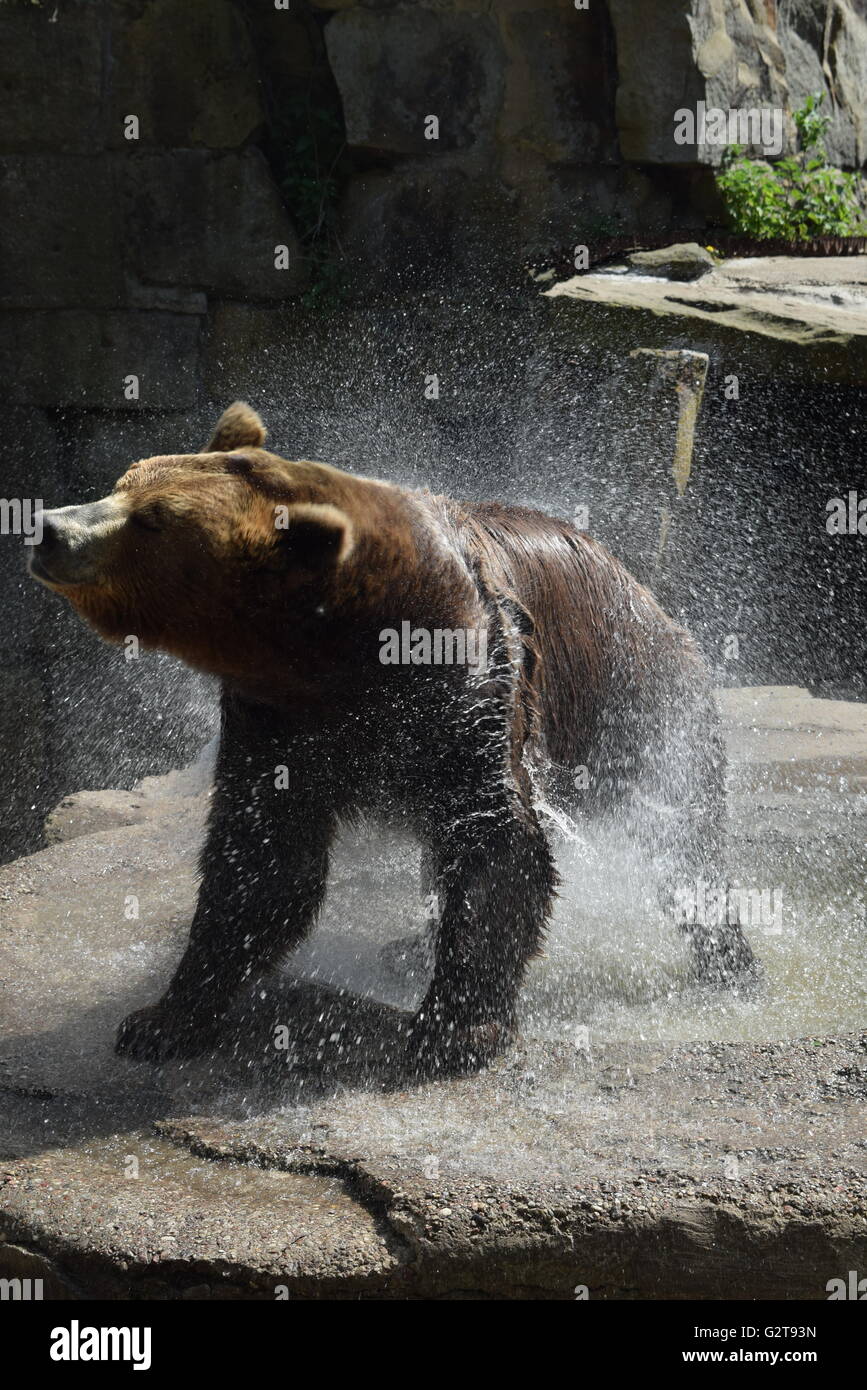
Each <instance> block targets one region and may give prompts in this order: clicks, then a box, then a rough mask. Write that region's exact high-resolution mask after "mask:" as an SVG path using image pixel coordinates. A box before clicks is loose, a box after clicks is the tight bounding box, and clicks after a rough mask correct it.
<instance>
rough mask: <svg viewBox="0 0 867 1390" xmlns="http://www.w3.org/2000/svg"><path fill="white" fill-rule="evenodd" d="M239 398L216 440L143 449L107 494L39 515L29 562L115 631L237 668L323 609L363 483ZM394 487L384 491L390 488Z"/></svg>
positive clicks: (208, 665) (103, 629)
mask: <svg viewBox="0 0 867 1390" xmlns="http://www.w3.org/2000/svg"><path fill="white" fill-rule="evenodd" d="M265 433H266V432H265V429H264V426H263V425H262V421H261V420H260V418H259V416H258V415H257V414H256V412H255V411H253V410H251V409H250V407H249V406H247V405H244V404H243V403H241V402H236V403H235V404H234V405H232V406H230V407H229V409H228V410H227V411H226V412H225V413H224V415H223V416H222V417H221V419H220V420H219V422H218V424H217V426H216V428H215V430H214V433H213V436H212V438H211V439H210V441H209V443H208V445H207V447H206V449H205V451H204V452H203V453H200V454H178V455H169V456H167V457H163V458H150V459H142V460H141V461H140V462H138V463H135V464H133V465H132V467H131V468H129V469H128V470H127V471H126V472H125V473H124V474H123V476H122V477H121V478H120V480H119V481H118V483H117V484H116V486H115V488H114V491H113V492H112V493H111V494H110V495H109V496H108V497H104V498H102V499H101V500H100V501H98V502H89V503H86V504H85V505H83V506H77V507H76V506H73V507H60V508H57V509H56V510H52V511H44V512H42V513H39V514H38V516H37V528H36V536H40V534H41V540H40V542H39V544H37V545H34V546H33V547H32V549H31V551H30V561H29V565H30V572H31V574H32V575H33V576H34V577H35V578H36V579H38V580H40V581H41V582H42V583H43V584H45V585H46V586H47V587H48V588H50V589H53V590H55V592H57V593H58V594H61V595H62V596H63V597H64V598H67V599H68V600H69V602H70V603H71V604H72V606H73V608H75V609H76V611H77V612H78V613H79V614H80V615H81V616H82V617H83V618H84V619H85V620H86V621H87V622H88V623H90V624H91V625H92V626H93V627H94V628H96V630H97V631H98V632H99V633H100V634H101V635H102V636H103V637H105V638H107V639H108V640H109V641H114V642H123V641H124V640H125V639H127V638H129V637H131V636H134V637H136V638H138V639H139V641H140V642H141V643H142V644H143V645H144V646H149V647H158V648H161V649H162V650H165V651H170V652H173V653H174V654H175V655H177V656H180V657H182V658H183V659H184V660H185V661H187V662H189V664H190V665H193V666H199V667H201V668H202V669H204V670H208V671H212V672H214V673H216V674H221V675H225V674H231V668H232V666H233V665H234V666H237V667H238V668H243V664H244V662H245V661H246V660H247V659H248V654H247V653H246V652H245V650H244V647H245V639H246V636H247V635H248V634H249V639H250V641H251V642H253V641H255V642H256V644H257V650H259V651H261V649H262V644H263V642H264V643H265V644H266V645H267V643H268V640H269V632H270V636H271V637H272V638H273V640H274V643H275V644H276V643H277V642H278V641H279V640H281V632H280V624H283V625H284V626H283V635H285V632H286V627H287V625H290V626H291V624H293V623H295V622H302V623H303V620H304V617H305V615H310V614H312V613H315V612H317V611H321V609H322V606H323V604H324V603H327V602H328V601H329V599H330V597H331V596H332V594H333V591H334V589H335V586H339V583H340V578H339V576H340V572H341V570H342V569H343V568H344V567H345V566H346V562H347V560H348V558H349V557H350V556H351V554H352V552H353V548H354V546H355V544H356V536H357V531H358V527H359V521H360V520H363V517H364V511H365V506H366V505H367V503H366V500H365V499H366V498H367V496H368V495H369V493H365V492H364V490H363V489H364V487H365V486H366V487H367V488H368V489H370V488H378V487H380V486H381V485H379V484H372V483H366V484H365V483H364V482H363V481H362V480H359V479H356V478H353V477H352V476H351V475H349V474H346V473H342V472H340V471H339V470H338V469H334V468H329V467H328V466H327V465H325V464H316V463H304V462H301V463H290V462H287V461H286V460H285V459H281V458H278V457H277V456H276V455H274V454H271V453H269V452H267V450H265V449H264V448H263V445H264V442H265ZM383 490H384V489H383Z"/></svg>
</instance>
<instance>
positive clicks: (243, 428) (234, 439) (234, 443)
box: [205, 401, 268, 454]
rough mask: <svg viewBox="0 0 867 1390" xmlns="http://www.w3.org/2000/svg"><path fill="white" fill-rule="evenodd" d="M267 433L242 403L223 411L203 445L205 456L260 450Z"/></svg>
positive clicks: (253, 413) (253, 412)
mask: <svg viewBox="0 0 867 1390" xmlns="http://www.w3.org/2000/svg"><path fill="white" fill-rule="evenodd" d="M267 433H268V431H267V430H266V429H265V426H264V425H263V424H262V421H261V419H260V418H259V416H258V415H257V414H256V411H255V410H253V408H252V407H251V406H249V405H247V404H246V403H245V402H244V401H235V402H234V404H233V405H230V406H229V408H228V410H224V411H223V413H222V415H221V416H220V418H219V420H218V421H217V423H216V425H215V426H214V433H213V434H212V435H211V437H210V439H209V440H208V443H207V444H206V445H205V453H206V454H227V453H228V452H229V451H230V449H261V447H262V445H263V444H264V443H265V436H266V434H267Z"/></svg>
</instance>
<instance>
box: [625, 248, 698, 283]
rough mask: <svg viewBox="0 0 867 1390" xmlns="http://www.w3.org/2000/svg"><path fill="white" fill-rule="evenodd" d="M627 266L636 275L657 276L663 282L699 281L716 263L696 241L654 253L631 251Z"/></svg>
mask: <svg viewBox="0 0 867 1390" xmlns="http://www.w3.org/2000/svg"><path fill="white" fill-rule="evenodd" d="M626 262H627V265H628V266H629V268H630V270H633V271H635V272H636V274H638V275H659V276H662V278H663V279H664V280H700V279H701V277H702V275H707V273H708V271H709V270H713V269H714V267H715V266H716V261H715V260H714V258H713V256H712V255H711V254H710V252H709V251H707V250H706V249H705V248H704V247H703V246H699V244H698V242H697V241H685V242H680V243H679V244H678V245H676V246H664V247H660V248H659V249H658V250H655V251H633V252H632V254H631V255H629V256H627V258H626Z"/></svg>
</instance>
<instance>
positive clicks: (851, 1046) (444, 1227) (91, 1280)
mask: <svg viewBox="0 0 867 1390" xmlns="http://www.w3.org/2000/svg"><path fill="white" fill-rule="evenodd" d="M721 701H722V705H723V713H724V720H725V723H726V728H727V736H728V741H729V748H730V753H731V755H732V757H733V759H734V760H735V768H734V778H733V786H732V809H733V814H734V817H735V834H736V836H737V837H738V838H739V839H740V840H742V841H743V842H744V843H748V842H750V840H756V839H759V840H761V838H762V837H763V836H767V835H770V836H772V837H776V843H777V844H778V846H779V847H780V849H781V850H783V849H785V848H786V846H788V850H789V852H790V853H793V854H795V856H796V857H797V856H798V855H799V854H806V855H807V856H809V855H813V856H814V857H815V858H817V859H819V860H821V859H823V858H825V857H826V856H827V853H828V850H829V846H832V847H833V852H834V854H835V855H838V856H840V855H843V854H844V853H845V852H849V853H850V854H855V855H856V856H857V855H860V856H861V861H863V857H864V833H863V825H864V812H865V800H867V797H865V778H867V714H865V707H864V706H859V705H852V704H846V703H843V702H836V701H825V700H815V699H811V698H810V697H809V696H808V695H807V693H806V692H805V691H803V690H798V689H795V688H785V689H772V688H761V689H755V690H743V691H734V690H732V691H724V692H721ZM206 777H207V766H206V765H205V766H204V767H200V768H198V769H196V770H194V771H192V772H188V773H186V774H178V775H176V776H175V777H174V778H173V779H169V780H168V781H167V783H166V784H165V785H161V784H160V782H159V781H152V782H150V783H149V784H147V785H144V786H143V787H142V788H140V789H139V790H138V791H137V792H136V793H134V794H133V795H132V796H131V798H130V804H129V806H128V808H127V819H128V823H127V824H126V825H124V826H121V827H115V828H113V829H110V830H106V831H101V832H99V833H86V831H87V824H86V822H83V821H80V822H79V823H78V824H77V825H72V824H70V823H69V819H68V817H69V814H70V807H69V805H67V810H66V812H65V813H64V814H65V815H66V816H67V822H66V829H67V831H68V833H70V834H74V835H75V838H73V839H70V840H68V841H66V842H65V843H58V844H55V845H53V846H52V847H51V848H49V849H47V850H45V851H42V852H41V853H40V854H37V855H34V856H32V857H31V858H30V859H28V860H22V861H19V862H18V863H16V864H13V865H10V866H7V868H6V869H4V870H3V871H2V878H0V903H2V910H0V978H2V979H3V981H4V983H5V992H6V998H5V999H4V1007H3V1011H2V1017H3V1020H4V1022H3V1039H2V1043H0V1110H2V1112H3V1118H2V1124H0V1135H2V1139H0V1194H2V1195H0V1274H2V1275H3V1276H6V1277H15V1276H16V1275H17V1276H19V1277H38V1278H39V1277H41V1278H43V1279H44V1280H45V1292H46V1296H47V1297H55V1298H71V1297H76V1296H78V1295H80V1294H82V1293H84V1294H89V1295H94V1294H96V1295H102V1296H106V1297H110V1298H121V1299H123V1298H128V1297H135V1298H138V1297H144V1298H165V1297H169V1298H179V1297H180V1298H191V1299H220V1298H274V1297H277V1296H285V1295H286V1294H287V1293H288V1296H289V1297H292V1298H316V1297H338V1298H340V1297H346V1298H358V1297H368V1298H393V1297H421V1296H432V1297H444V1298H446V1297H451V1298H456V1297H457V1298H468V1297H482V1298H484V1297H505V1298H513V1299H521V1298H545V1299H547V1298H554V1299H568V1298H571V1297H573V1296H574V1294H573V1290H574V1289H575V1287H576V1285H579V1284H581V1285H586V1286H588V1288H589V1290H590V1296H591V1297H594V1298H648V1297H657V1298H660V1297H662V1298H665V1297H669V1298H717V1297H725V1296H727V1295H728V1296H736V1297H739V1298H783V1299H822V1298H825V1297H827V1293H826V1284H827V1282H828V1280H829V1279H832V1278H836V1277H839V1276H841V1275H842V1276H845V1274H846V1271H847V1270H849V1269H853V1268H854V1269H858V1268H863V1267H864V1263H865V1260H867V1218H865V1199H867V1164H865V1154H867V1149H865V1140H864V1113H865V1109H864V1107H865V1098H867V1035H863V1036H860V1035H847V1036H841V1037H829V1036H818V1037H811V1038H801V1039H788V1040H781V1041H772V1040H768V1041H764V1042H753V1043H714V1042H701V1041H696V1042H690V1043H680V1044H672V1043H660V1042H656V1043H654V1042H641V1041H633V1042H622V1043H616V1042H614V1043H596V1042H595V1040H594V1039H593V1037H592V1034H591V1036H590V1037H589V1038H586V1037H580V1036H576V1037H575V1038H574V1039H572V1040H569V1039H565V1040H561V1041H550V1040H546V1039H545V1038H544V1037H543V1036H541V1035H539V1034H538V1033H536V1032H535V1031H534V1030H533V1029H532V1028H528V1029H526V1030H525V1035H524V1036H523V1037H522V1039H521V1041H520V1043H519V1045H518V1046H517V1047H516V1048H515V1049H513V1050H512V1051H511V1052H509V1053H508V1054H507V1055H506V1056H505V1057H503V1058H501V1059H499V1060H498V1061H497V1063H496V1064H495V1065H494V1066H492V1067H491V1068H490V1069H489V1070H487V1071H486V1072H484V1073H483V1074H481V1075H480V1076H476V1077H472V1078H467V1079H460V1080H453V1081H447V1082H442V1083H437V1084H429V1085H425V1086H421V1087H419V1086H415V1085H412V1084H410V1083H409V1082H408V1081H407V1080H406V1078H405V1077H403V1076H402V1075H401V1074H400V1070H399V1068H398V1067H397V1066H396V1065H395V1062H394V1059H395V1057H396V1056H397V1055H398V1051H399V1037H400V1029H401V1027H402V1020H403V1017H404V1016H403V1015H401V1014H400V1013H399V1012H397V1011H395V1010H394V1009H390V1008H387V1007H385V1006H384V1005H382V1004H378V1003H375V1002H374V1001H372V1000H365V999H361V998H356V999H352V998H349V997H347V996H346V995H343V996H342V997H341V996H340V995H338V994H335V993H334V992H333V991H328V990H327V989H324V988H323V987H322V986H321V984H317V983H316V982H314V981H312V980H309V979H308V980H305V979H301V978H296V979H294V980H293V979H291V978H288V977H286V976H279V977H274V980H273V985H271V986H269V989H270V990H271V996H270V1004H271V1006H272V1008H273V1009H276V1016H277V1017H283V1018H286V1019H288V1020H291V1033H292V1047H291V1049H290V1050H289V1051H288V1052H278V1051H275V1049H274V1047H273V1046H272V1045H271V1035H270V1016H269V1019H268V1020H266V1021H265V1023H264V1024H263V1022H262V1019H261V1017H260V1013H259V1011H257V1013H256V1014H255V1015H252V1014H249V1012H248V1010H249V1005H248V1004H242V1005H240V1006H239V1020H240V1021H239V1028H238V1034H237V1036H238V1042H237V1044H236V1046H235V1049H234V1051H232V1052H226V1053H224V1054H222V1055H220V1056H216V1055H215V1056H213V1057H208V1058H202V1059H199V1060H198V1061H196V1062H195V1063H187V1064H185V1065H181V1064H175V1065H172V1066H167V1067H164V1068H163V1069H162V1070H154V1069H152V1068H149V1067H146V1066H140V1065H136V1064H132V1063H127V1062H125V1061H121V1060H120V1059H118V1058H116V1057H114V1056H113V1054H112V1052H111V1046H110V1045H111V1038H112V1034H113V1031H114V1027H115V1025H116V1022H117V1019H118V1017H119V1016H120V1015H121V1014H122V1013H123V1012H124V1011H125V1010H126V1009H127V1008H129V1007H131V1006H133V1005H134V1004H136V1003H137V1002H140V1001H142V1000H144V999H145V998H147V997H149V996H151V995H152V993H153V991H154V988H155V980H154V975H155V973H156V974H157V975H159V974H164V973H165V971H166V970H167V969H168V968H169V965H170V960H171V957H172V955H173V953H174V952H175V951H176V950H177V946H178V938H179V936H180V935H182V933H183V930H184V929H185V924H186V922H187V921H188V919H189V913H190V911H191V908H192V901H193V892H194V883H193V859H194V853H195V847H196V844H197V841H198V839H199V836H200V834H201V828H202V815H203V812H204V809H205V805H206V801H207V792H206V791H205V790H203V786H204V783H205V782H206ZM74 800H75V799H74V798H73V799H71V801H72V802H73V803H74ZM133 802H135V804H133ZM118 806H119V803H118V802H117V801H112V802H111V808H112V809H113V810H114V811H116V810H117V809H118ZM58 829H59V830H60V831H62V829H63V826H62V825H61V823H60V821H59V820H58ZM81 832H85V833H81ZM847 847H848V849H847ZM859 862H860V861H859ZM863 871H864V864H863V862H860V872H861V873H862V876H863ZM371 872H372V875H373V879H372V881H375V878H376V872H377V871H376V866H375V864H372V865H371ZM133 898H135V899H136V900H137V906H138V909H139V915H138V917H137V918H131V919H130V918H129V917H128V915H127V914H126V913H125V911H124V907H125V905H128V904H129V903H130V901H132V899H133ZM245 1018H246V1019H247V1021H246V1022H245V1021H244V1020H245Z"/></svg>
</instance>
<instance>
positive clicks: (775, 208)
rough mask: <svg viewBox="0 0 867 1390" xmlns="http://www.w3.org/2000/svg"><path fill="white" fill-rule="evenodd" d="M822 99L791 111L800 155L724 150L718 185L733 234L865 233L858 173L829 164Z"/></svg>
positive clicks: (802, 236) (793, 237) (797, 237)
mask: <svg viewBox="0 0 867 1390" xmlns="http://www.w3.org/2000/svg"><path fill="white" fill-rule="evenodd" d="M824 98H825V93H824V92H821V93H818V94H816V95H814V96H809V97H808V98H807V100H806V102H805V103H804V105H803V106H802V107H801V108H800V109H799V110H798V111H796V112H794V115H793V119H794V122H795V127H796V129H797V132H798V137H799V142H800V145H801V149H800V151H799V153H797V154H794V155H790V156H788V157H787V158H785V159H780V160H778V161H777V162H776V163H775V164H768V163H766V162H765V161H763V160H754V159H747V158H745V157H744V152H743V147H742V146H741V145H732V146H731V148H730V149H729V150H727V151H726V154H725V155H724V157H723V162H722V167H721V169H720V172H719V173H718V174H717V186H718V188H719V189H720V191H721V193H722V195H723V200H724V202H725V208H726V213H727V216H728V218H729V222H730V223H731V226H732V229H733V230H734V231H735V232H739V233H741V235H743V236H749V237H755V238H756V239H757V240H759V241H766V240H768V239H771V238H780V239H782V240H785V241H808V240H809V239H810V238H811V237H819V236H858V235H863V234H864V232H865V231H867V221H865V216H864V208H863V205H862V197H863V181H862V179H861V177H860V176H859V175H858V174H847V173H844V172H843V170H842V169H837V168H835V166H834V165H832V164H829V163H828V157H827V153H826V150H825V135H826V133H827V130H828V126H829V125H830V119H829V117H827V116H823V115H822V114H821V113H820V110H819V108H820V107H821V105H822V102H823V101H824Z"/></svg>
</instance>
